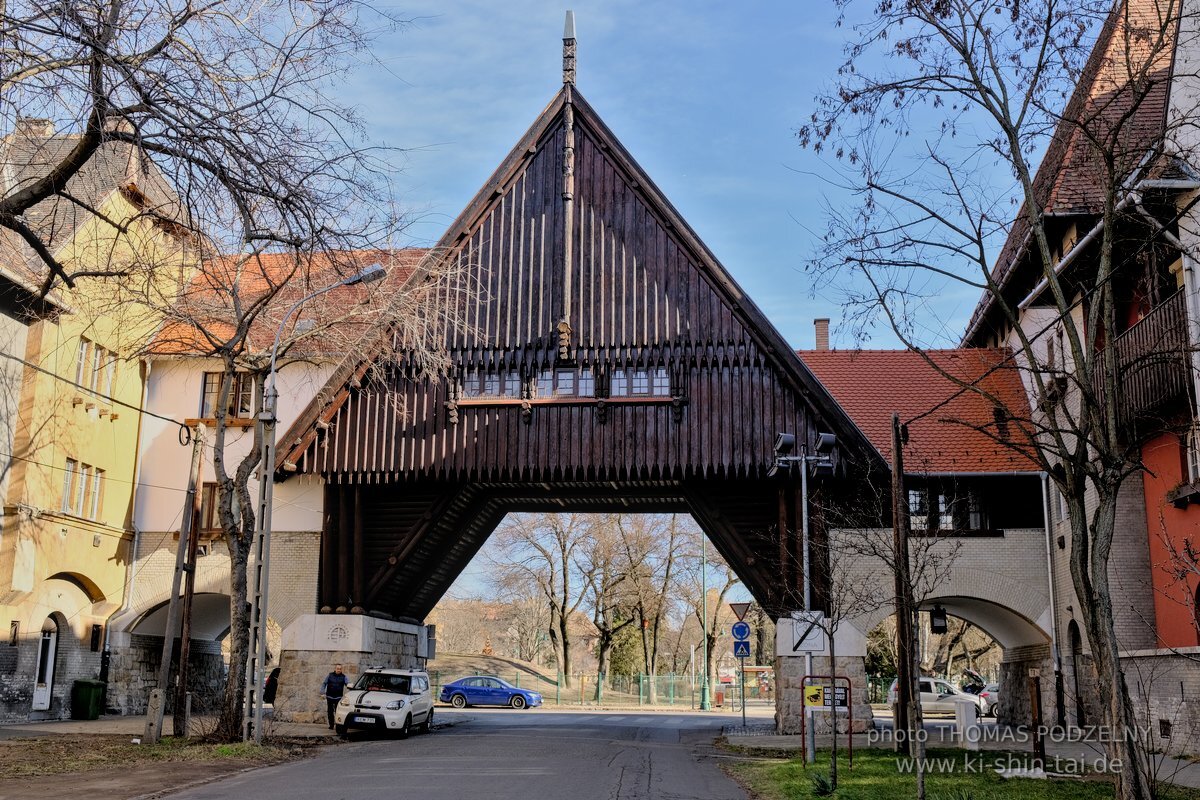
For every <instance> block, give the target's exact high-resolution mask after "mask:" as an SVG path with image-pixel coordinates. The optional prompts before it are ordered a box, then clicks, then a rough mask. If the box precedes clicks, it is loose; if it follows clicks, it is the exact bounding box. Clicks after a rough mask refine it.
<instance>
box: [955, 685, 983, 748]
mask: <svg viewBox="0 0 1200 800" xmlns="http://www.w3.org/2000/svg"><path fill="white" fill-rule="evenodd" d="M954 730H955V735H956V736H957V737H958V742H959V744H960V745H961V746H962V748H963V749H964V750H978V749H979V738H980V737H979V706H977V705H976V704H975V701H974V700H971V699H970V698H968V697H961V696H960V697H955V698H954Z"/></svg>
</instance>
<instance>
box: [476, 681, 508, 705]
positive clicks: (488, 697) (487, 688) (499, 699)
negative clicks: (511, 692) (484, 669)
mask: <svg viewBox="0 0 1200 800" xmlns="http://www.w3.org/2000/svg"><path fill="white" fill-rule="evenodd" d="M483 687H484V688H483V697H484V699H483V701H482V702H484V703H487V704H488V705H491V706H502V705H504V703H505V702H507V701H506V700H505V694H504V689H503V688H502V687H501V686H500V681H498V680H496V679H495V678H484V679H483Z"/></svg>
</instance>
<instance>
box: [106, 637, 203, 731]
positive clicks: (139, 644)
mask: <svg viewBox="0 0 1200 800" xmlns="http://www.w3.org/2000/svg"><path fill="white" fill-rule="evenodd" d="M162 645H163V642H162V638H161V637H158V636H139V635H138V634H133V635H132V636H130V637H129V641H128V644H126V645H125V646H123V647H121V648H120V649H118V650H115V651H114V652H113V654H112V661H111V662H110V664H109V670H108V675H109V678H108V693H107V697H106V701H105V705H106V709H105V711H106V713H109V714H145V713H146V700H147V698H148V697H149V696H150V690H151V689H154V688H156V687H157V686H158V670H159V666H160V665H161V664H162ZM178 671H179V646H178V642H176V647H175V651H174V653H173V655H172V664H171V673H170V675H171V677H170V678H169V679H168V680H169V684H170V685H172V686H173V685H174V683H175V680H176V676H177V674H178ZM225 672H226V669H225V660H224V658H223V657H222V655H221V643H220V642H216V641H205V640H201V639H193V640H192V641H191V645H190V646H189V649H188V686H189V688H190V689H191V692H192V711H193V712H195V713H200V714H203V713H206V712H209V711H212V710H214V709H216V708H218V707H219V706H220V702H221V692H222V691H223V690H224V687H225ZM174 701H175V693H174V692H173V691H169V692H167V713H168V714H169V713H171V711H172V709H173V707H174Z"/></svg>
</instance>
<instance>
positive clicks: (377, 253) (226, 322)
mask: <svg viewBox="0 0 1200 800" xmlns="http://www.w3.org/2000/svg"><path fill="white" fill-rule="evenodd" d="M427 252H428V250H425V249H421V248H406V249H402V250H354V251H340V252H334V253H321V254H318V255H315V256H311V257H308V258H306V259H304V260H302V261H300V262H297V260H296V256H294V255H293V254H291V253H265V254H261V255H259V256H257V257H254V258H247V257H245V256H224V257H222V258H218V259H213V260H210V261H207V262H205V267H204V269H203V270H198V271H197V273H196V275H195V277H193V278H192V281H191V283H190V284H189V286H188V288H187V289H186V290H185V291H184V292H183V293H182V295H181V296H180V298H179V300H178V301H176V303H175V304H174V306H173V308H172V311H171V313H170V314H169V315H168V318H167V320H166V321H165V322H164V323H163V325H162V327H161V328H160V329H159V331H158V334H157V335H156V336H155V338H154V342H153V343H152V344H151V345H150V348H149V349H150V352H151V353H153V354H155V355H159V356H184V355H206V354H209V353H211V352H213V350H214V340H217V341H221V342H224V341H228V340H230V339H232V338H233V337H234V335H235V333H236V327H235V326H236V323H237V321H238V317H239V316H242V317H245V316H246V311H245V310H246V309H250V308H253V307H254V305H255V304H256V303H261V302H263V301H264V298H266V297H268V296H269V295H270V294H271V293H272V292H275V294H274V296H273V297H271V298H270V299H269V300H268V301H267V306H266V308H264V309H263V310H262V311H261V312H259V313H258V315H257V317H256V318H255V319H254V323H253V324H252V325H251V327H250V331H249V333H248V335H247V340H248V345H247V347H246V348H245V352H246V353H247V354H252V355H261V354H263V353H266V352H268V351H269V350H270V348H271V345H272V342H273V340H274V337H275V332H276V331H277V330H278V328H279V324H280V322H281V321H282V318H283V315H284V314H285V313H287V311H288V309H290V308H291V307H292V304H293V303H295V302H296V301H298V300H300V299H302V298H303V297H304V296H305V295H306V294H308V293H309V292H311V291H313V290H315V289H319V288H321V287H323V286H328V285H329V284H331V283H334V282H336V281H337V280H339V279H340V278H344V277H347V276H349V275H352V274H353V273H354V272H356V271H358V270H361V269H365V268H366V267H368V266H370V265H371V264H373V263H380V264H382V265H383V266H384V267H385V268H386V269H387V271H388V273H387V277H385V278H384V279H383V280H382V281H379V282H377V283H374V284H371V285H366V286H364V285H357V286H342V287H339V288H337V289H334V290H333V291H330V292H328V293H327V294H324V295H322V296H321V297H318V298H315V299H313V300H311V301H309V302H308V303H306V304H305V305H304V307H302V308H301V309H300V310H298V311H297V312H296V314H294V315H293V316H292V319H291V320H289V329H288V330H289V331H290V330H293V329H295V326H296V325H297V323H301V322H302V321H303V322H305V323H308V324H311V325H313V326H315V327H316V328H318V329H321V330H322V331H323V332H320V333H315V334H314V335H313V336H311V337H305V338H304V339H303V341H298V342H296V344H295V345H294V346H292V347H291V348H290V350H289V353H290V354H291V355H292V356H300V355H331V356H332V355H343V354H344V353H345V352H346V349H347V343H349V342H353V341H357V339H358V338H359V336H361V335H362V334H363V333H365V332H366V330H367V328H368V327H369V325H370V318H371V315H372V312H373V311H382V309H383V308H384V307H385V306H386V304H387V301H388V297H389V296H390V294H391V291H390V290H395V289H397V288H399V287H400V286H402V285H403V284H404V282H405V281H407V280H408V278H409V277H410V276H411V275H412V273H413V271H414V270H415V269H416V268H417V265H418V264H419V263H420V261H421V259H422V258H423V257H424V256H425V254H426V253H427ZM235 292H236V297H237V302H238V304H239V307H240V308H241V309H242V311H241V312H240V313H239V312H238V311H236V310H235V307H234V293H235ZM355 303H364V304H367V306H368V307H367V308H366V309H364V313H361V314H360V313H355V314H348V312H347V309H348V308H349V307H350V306H352V305H353V304H355ZM330 324H332V328H331V329H329V330H327V331H325V330H324V329H325V328H326V326H328V325H330ZM286 335H289V334H288V332H287V331H285V336H286Z"/></svg>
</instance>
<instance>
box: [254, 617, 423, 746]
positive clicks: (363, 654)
mask: <svg viewBox="0 0 1200 800" xmlns="http://www.w3.org/2000/svg"><path fill="white" fill-rule="evenodd" d="M428 652H429V650H428V638H427V629H426V627H425V626H424V625H415V624H412V623H409V622H396V621H395V620H387V619H379V618H377V617H370V616H366V615H361V614H305V615H303V616H301V617H299V618H297V619H296V620H295V621H294V622H293V623H292V624H291V625H288V626H287V628H285V629H284V631H283V650H282V652H281V654H280V661H279V667H280V672H279V690H278V693H277V694H276V696H275V719H278V720H283V721H286V722H324V721H325V700H324V698H323V697H321V683H322V681H324V680H325V676H326V675H328V674H329V673H330V672H331V671H332V670H333V665H334V664H341V665H342V668H343V670H344V671H345V673H346V674H347V675H348V676H349V677H350V682H351V683H354V681H355V680H356V679H357V677H358V675H359V673H360V672H362V671H363V670H364V669H367V668H370V667H386V668H392V669H421V668H423V667H424V666H425V661H426V659H427V656H428Z"/></svg>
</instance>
